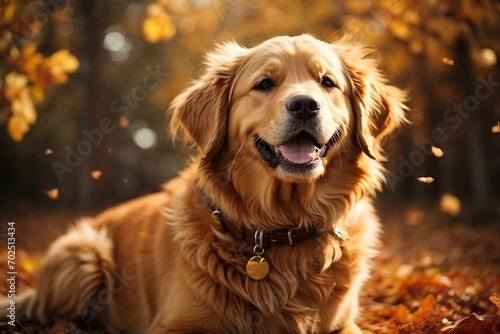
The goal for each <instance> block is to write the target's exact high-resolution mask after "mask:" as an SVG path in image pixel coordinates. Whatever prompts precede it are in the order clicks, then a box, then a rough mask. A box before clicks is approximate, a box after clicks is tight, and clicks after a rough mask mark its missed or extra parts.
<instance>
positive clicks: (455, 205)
mask: <svg viewBox="0 0 500 334" xmlns="http://www.w3.org/2000/svg"><path fill="white" fill-rule="evenodd" d="M439 208H440V209H441V211H442V212H444V213H447V214H449V215H450V216H453V217H456V216H458V215H459V214H460V212H461V211H462V203H461V202H460V199H458V198H457V197H455V196H453V195H452V194H450V193H444V194H443V195H442V196H441V200H440V202H439Z"/></svg>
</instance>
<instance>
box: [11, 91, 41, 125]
mask: <svg viewBox="0 0 500 334" xmlns="http://www.w3.org/2000/svg"><path fill="white" fill-rule="evenodd" d="M11 108H12V113H13V114H14V115H20V116H22V117H24V119H25V120H26V122H27V123H28V124H34V123H35V122H36V109H35V105H34V104H33V101H31V99H30V97H29V96H28V94H27V91H24V92H23V94H21V95H20V96H17V97H16V98H15V99H13V100H12V102H11Z"/></svg>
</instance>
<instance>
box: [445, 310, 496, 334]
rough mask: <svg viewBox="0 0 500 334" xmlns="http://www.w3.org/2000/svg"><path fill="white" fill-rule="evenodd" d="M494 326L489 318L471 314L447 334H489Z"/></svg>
mask: <svg viewBox="0 0 500 334" xmlns="http://www.w3.org/2000/svg"><path fill="white" fill-rule="evenodd" d="M494 325H495V322H494V321H493V319H491V318H484V317H480V316H478V315H477V314H475V313H472V314H471V315H469V316H468V317H466V318H464V319H463V320H461V321H460V322H459V323H458V324H456V325H455V327H454V328H453V329H452V330H451V331H449V332H448V334H483V333H490V330H491V329H492V328H493V326H494Z"/></svg>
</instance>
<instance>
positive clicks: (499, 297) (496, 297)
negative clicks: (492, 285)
mask: <svg viewBox="0 0 500 334" xmlns="http://www.w3.org/2000/svg"><path fill="white" fill-rule="evenodd" d="M490 300H491V302H492V303H493V304H495V306H496V307H497V314H498V315H499V316H500V293H499V292H493V294H492V295H491V296H490Z"/></svg>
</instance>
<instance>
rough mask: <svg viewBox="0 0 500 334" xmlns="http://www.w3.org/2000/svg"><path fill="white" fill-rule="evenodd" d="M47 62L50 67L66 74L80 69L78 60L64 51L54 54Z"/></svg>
mask: <svg viewBox="0 0 500 334" xmlns="http://www.w3.org/2000/svg"><path fill="white" fill-rule="evenodd" d="M49 61H50V64H51V65H52V66H58V67H60V68H61V69H62V70H63V71H64V72H67V73H73V72H75V71H76V70H77V69H78V67H80V62H79V61H78V59H77V58H76V57H75V56H73V55H72V54H71V53H70V52H69V51H68V50H66V49H63V50H59V51H57V52H56V53H54V54H53V55H52V56H50V58H49Z"/></svg>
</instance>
